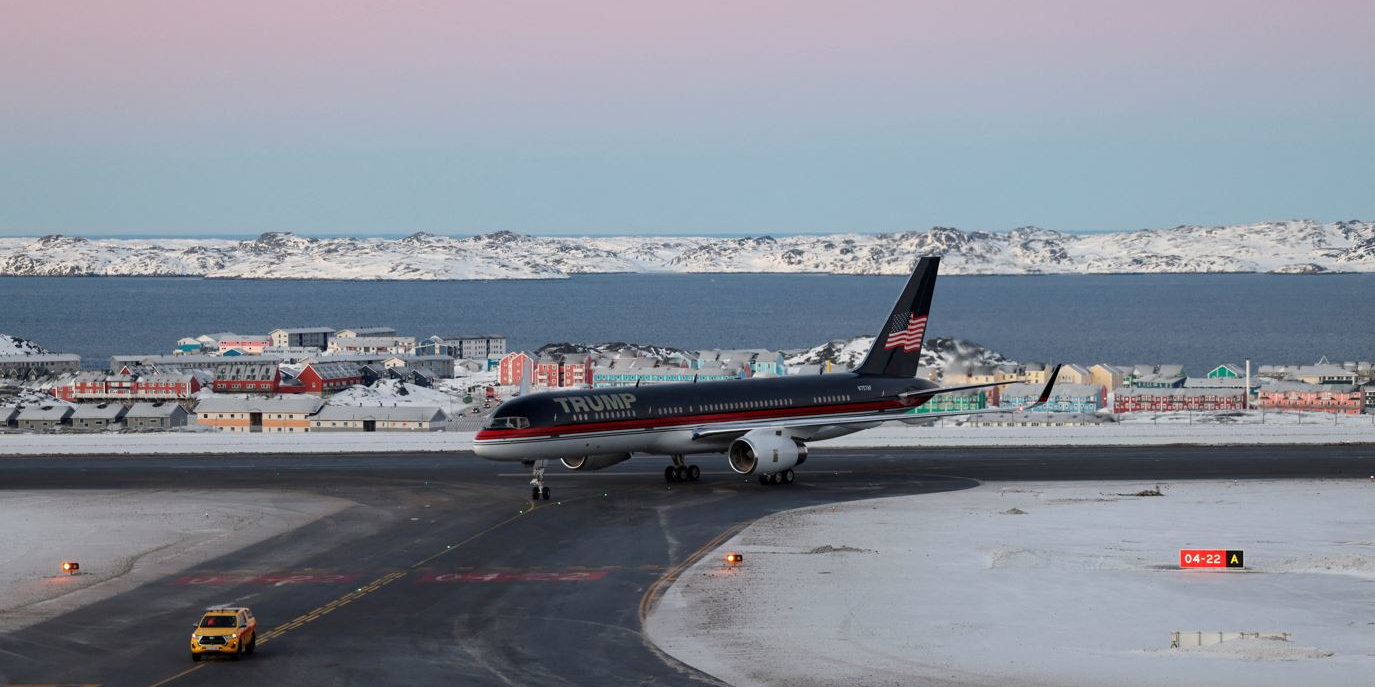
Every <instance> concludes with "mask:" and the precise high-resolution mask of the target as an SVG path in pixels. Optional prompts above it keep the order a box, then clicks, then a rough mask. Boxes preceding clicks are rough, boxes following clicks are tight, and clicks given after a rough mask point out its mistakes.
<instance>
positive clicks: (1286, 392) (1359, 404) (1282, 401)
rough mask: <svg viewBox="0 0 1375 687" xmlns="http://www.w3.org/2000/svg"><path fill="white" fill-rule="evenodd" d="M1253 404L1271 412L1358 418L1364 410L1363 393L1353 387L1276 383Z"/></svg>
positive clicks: (1257, 395)
mask: <svg viewBox="0 0 1375 687" xmlns="http://www.w3.org/2000/svg"><path fill="white" fill-rule="evenodd" d="M1256 405H1258V406H1260V407H1261V408H1269V409H1271V410H1307V411H1314V412H1321V413H1342V414H1348V415H1357V414H1360V413H1361V412H1362V411H1364V410H1365V394H1364V393H1362V391H1361V389H1360V388H1359V387H1357V386H1356V385H1355V384H1305V383H1303V382H1278V383H1276V384H1272V385H1270V386H1264V387H1261V388H1260V391H1258V392H1257V393H1256Z"/></svg>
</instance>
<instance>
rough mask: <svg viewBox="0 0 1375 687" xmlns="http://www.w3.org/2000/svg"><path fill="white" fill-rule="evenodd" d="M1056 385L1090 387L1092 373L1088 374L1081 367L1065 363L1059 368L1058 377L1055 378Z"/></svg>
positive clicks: (1086, 370)
mask: <svg viewBox="0 0 1375 687" xmlns="http://www.w3.org/2000/svg"><path fill="white" fill-rule="evenodd" d="M1055 383H1056V384H1084V385H1092V384H1094V381H1093V373H1091V372H1089V371H1088V369H1087V368H1085V367H1084V366H1083V365H1076V364H1074V363H1065V365H1064V366H1063V367H1061V368H1060V376H1059V377H1058V378H1056V381H1055Z"/></svg>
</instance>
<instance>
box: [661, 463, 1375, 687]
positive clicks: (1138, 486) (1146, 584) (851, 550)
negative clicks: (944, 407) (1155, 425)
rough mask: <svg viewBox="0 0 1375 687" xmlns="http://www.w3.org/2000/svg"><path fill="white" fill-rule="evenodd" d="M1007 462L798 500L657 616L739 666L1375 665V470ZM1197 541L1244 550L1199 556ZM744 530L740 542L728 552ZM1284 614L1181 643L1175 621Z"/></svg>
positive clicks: (1241, 681)
mask: <svg viewBox="0 0 1375 687" xmlns="http://www.w3.org/2000/svg"><path fill="white" fill-rule="evenodd" d="M1156 486H1157V485H1155V484H1142V483H1084V482H1078V483H1049V484H1033V483H1004V484H996V483H993V484H984V485H981V486H979V487H976V488H974V489H969V490H963V491H955V492H946V493H938V494H925V495H918V496H908V497H899V498H890V499H880V500H872V501H860V502H854V503H848V504H840V505H834V506H822V507H815V508H808V509H802V510H797V511H789V512H785V513H780V514H777V515H774V516H770V517H768V518H765V519H763V520H761V521H759V522H757V523H755V524H754V525H751V526H750V527H749V528H748V529H746V530H744V531H743V532H741V533H740V534H739V535H737V536H736V537H734V538H733V539H731V540H730V541H728V542H726V544H725V545H723V546H722V547H721V548H720V549H719V550H718V551H716V552H713V553H712V554H709V555H707V556H706V557H705V558H703V559H702V560H701V561H700V562H698V563H697V564H696V565H694V566H692V567H691V568H689V569H688V570H687V571H685V572H684V573H683V574H682V575H681V576H680V577H679V579H678V581H677V582H676V583H675V584H674V585H673V586H672V587H671V588H670V589H669V590H668V591H667V592H666V593H665V594H664V596H663V598H662V599H661V600H660V602H659V604H658V605H657V607H656V608H655V609H654V612H653V613H652V614H651V616H650V618H649V620H648V622H647V630H648V633H649V636H650V638H651V639H652V640H653V641H654V642H655V643H656V644H657V645H658V646H659V647H660V648H661V649H663V650H664V651H666V652H668V653H669V654H671V655H673V656H674V657H675V658H677V659H679V660H681V661H683V662H685V663H687V664H689V665H692V666H694V667H696V668H698V669H701V670H703V671H705V672H707V673H710V674H711V675H714V676H716V677H717V678H720V679H721V680H723V681H725V682H727V683H729V684H732V685H739V686H741V687H746V686H754V685H788V686H790V687H807V686H813V685H815V686H817V687H820V686H823V685H825V686H831V685H909V684H930V685H1008V684H1016V685H1123V686H1127V685H1146V686H1157V685H1224V684H1225V685H1247V686H1248V687H1262V686H1266V685H1284V686H1293V685H1305V686H1307V687H1319V686H1328V685H1331V686H1333V687H1337V686H1347V685H1369V684H1372V682H1371V680H1372V675H1375V612H1373V611H1372V609H1375V482H1371V481H1365V480H1361V481H1356V480H1352V481H1277V482H1260V481H1242V482H1184V483H1175V484H1164V485H1159V486H1160V488H1161V490H1162V491H1163V493H1164V496H1135V495H1132V494H1136V493H1137V492H1140V491H1142V490H1146V489H1151V488H1154V487H1156ZM1181 548H1206V549H1214V548H1217V549H1241V550H1243V551H1244V552H1245V563H1246V568H1245V569H1244V570H1211V571H1185V570H1180V569H1178V567H1177V564H1178V560H1179V559H1178V551H1179V549H1181ZM726 551H738V552H740V553H742V554H743V555H744V562H743V563H742V564H741V565H740V566H739V567H738V568H735V569H724V568H723V564H722V562H721V558H722V556H723V555H724V553H725V552H726ZM1174 631H1182V632H1193V631H1208V632H1287V633H1289V634H1290V639H1289V641H1280V640H1267V639H1247V640H1240V641H1231V642H1225V643H1222V644H1217V645H1214V646H1209V647H1195V648H1183V649H1171V648H1170V641H1171V632H1174Z"/></svg>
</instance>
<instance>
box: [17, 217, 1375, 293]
mask: <svg viewBox="0 0 1375 687" xmlns="http://www.w3.org/2000/svg"><path fill="white" fill-rule="evenodd" d="M920 255H943V256H945V260H944V263H943V264H942V266H941V271H942V272H943V273H945V274H1069V273H1099V274H1104V273H1108V274H1110V273H1141V272H1173V273H1182V272H1277V273H1318V272H1375V222H1364V221H1349V222H1331V223H1326V224H1323V223H1318V222H1313V221H1309V220H1292V221H1285V222H1262V223H1259V224H1243V225H1234V226H1225V227H1199V226H1180V227H1175V228H1173V229H1146V230H1141V231H1132V232H1118V233H1111V234H1065V233H1061V232H1057V231H1051V230H1048V229H1038V228H1035V227H1024V228H1020V229H1014V230H1012V231H1008V232H988V231H970V232H965V231H960V230H958V229H951V228H948V227H935V228H932V229H930V230H927V231H912V232H901V233H892V234H833V235H827V236H784V237H778V238H774V237H770V236H761V237H748V238H677V237H671V238H663V237H630V236H625V237H609V238H608V237H593V238H562V237H537V236H523V235H520V234H514V233H511V232H505V231H502V232H496V233H494V234H485V235H480V236H472V237H447V236H435V235H432V234H423V233H421V234H413V235H411V236H407V237H405V238H402V239H394V240H388V239H357V238H309V237H304V236H297V235H295V234H290V233H281V232H274V233H268V234H263V235H262V236H260V237H258V238H257V239H254V240H252V241H230V240H224V239H168V240H162V239H159V240H130V239H85V238H79V237H70V236H45V237H42V238H37V239H34V238H8V239H0V275H7V276H71V275H102V276H114V275H140V276H143V275H147V276H168V275H183V276H203V277H209V278H224V279H360V280H366V279H389V280H433V279H551V278H552V279H558V278H564V277H567V276H568V275H571V274H583V273H608V272H688V273H718V272H816V273H833V274H890V275H901V274H906V273H907V272H908V270H910V269H911V265H912V261H913V260H914V259H915V258H916V257H917V256H920Z"/></svg>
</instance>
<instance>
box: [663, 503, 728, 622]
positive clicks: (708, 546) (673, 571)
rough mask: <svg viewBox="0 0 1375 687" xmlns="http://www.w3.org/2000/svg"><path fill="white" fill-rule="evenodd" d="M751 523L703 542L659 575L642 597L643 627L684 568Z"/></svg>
mask: <svg viewBox="0 0 1375 687" xmlns="http://www.w3.org/2000/svg"><path fill="white" fill-rule="evenodd" d="M749 524H750V523H748V522H742V523H740V524H738V525H734V526H732V527H730V528H729V529H727V530H726V531H724V532H722V533H720V534H718V535H716V536H715V537H714V538H712V540H711V541H709V542H707V543H705V544H703V545H702V547H701V548H699V549H697V550H696V551H693V552H692V554H691V555H689V556H688V557H687V558H685V559H683V560H682V562H680V563H678V564H677V565H675V566H673V567H671V568H669V569H668V571H667V572H665V573H664V574H663V575H660V576H659V579H657V580H655V581H654V583H653V584H651V585H649V588H648V589H646V590H645V593H644V595H643V596H641V597H640V625H641V627H643V626H644V624H645V619H646V618H648V617H649V612H650V611H651V610H653V608H654V604H656V603H658V601H659V597H660V596H662V595H663V593H664V590H666V589H667V588H668V585H671V584H673V582H674V581H675V580H677V579H678V576H679V575H681V574H682V573H683V571H684V570H687V569H688V568H689V567H691V566H692V565H693V564H694V563H696V562H697V561H699V560H701V559H702V557H703V556H705V555H707V554H708V553H710V552H711V550H712V549H715V548H716V547H718V546H720V545H721V543H722V542H724V541H725V540H727V539H729V538H731V537H733V536H735V535H736V533H738V532H739V531H740V530H743V529H745V527H746V526H748V525H749Z"/></svg>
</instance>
